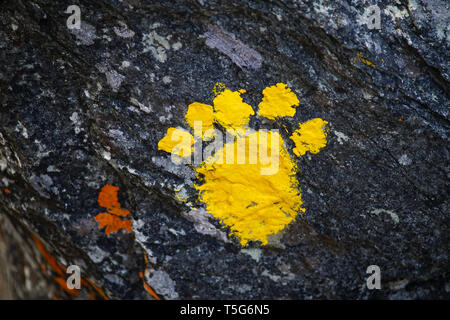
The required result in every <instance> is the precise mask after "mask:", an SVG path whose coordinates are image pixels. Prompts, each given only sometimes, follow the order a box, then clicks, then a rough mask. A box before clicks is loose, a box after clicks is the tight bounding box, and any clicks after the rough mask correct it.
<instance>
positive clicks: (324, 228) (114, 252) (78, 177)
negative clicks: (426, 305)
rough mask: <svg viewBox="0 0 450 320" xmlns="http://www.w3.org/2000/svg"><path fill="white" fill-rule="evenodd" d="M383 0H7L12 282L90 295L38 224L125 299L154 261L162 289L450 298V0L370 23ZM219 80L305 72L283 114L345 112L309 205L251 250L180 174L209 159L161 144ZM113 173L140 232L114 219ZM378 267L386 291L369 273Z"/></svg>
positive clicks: (1, 137)
mask: <svg viewBox="0 0 450 320" xmlns="http://www.w3.org/2000/svg"><path fill="white" fill-rule="evenodd" d="M72 4H76V5H79V6H80V8H81V19H82V24H81V27H82V28H81V31H77V32H75V31H73V30H69V29H68V28H67V26H66V20H67V18H68V17H69V14H67V13H65V11H66V8H67V7H68V6H69V5H72ZM373 4H375V2H374V1H371V0H368V1H351V0H346V1H345V0H340V1H322V0H321V1H237V0H228V1H223V2H222V1H203V0H198V1H181V0H180V1H144V0H123V1H116V0H113V1H101V0H89V1H87V0H70V1H57V2H53V1H43V0H26V1H25V0H14V1H13V0H9V1H4V2H3V3H2V10H1V12H0V61H1V63H0V123H1V126H0V187H1V192H0V279H1V281H0V287H1V288H3V290H0V292H2V293H0V297H12V298H69V297H71V296H70V295H67V294H66V293H64V292H63V291H62V290H61V289H60V288H59V286H58V284H57V283H56V282H55V281H54V278H55V274H54V273H55V272H54V270H51V269H50V268H49V267H48V266H46V264H47V262H46V261H45V259H44V258H43V256H42V253H41V252H39V251H38V250H37V249H36V244H35V241H33V239H32V236H31V235H32V234H33V235H35V236H36V237H38V238H39V239H40V240H41V241H42V242H43V243H44V244H45V247H46V250H48V251H49V252H50V253H51V254H52V256H54V257H55V259H56V261H57V262H58V264H60V265H61V266H65V267H67V266H68V265H71V264H77V265H79V266H80V268H81V271H82V276H83V278H86V279H90V280H91V281H92V282H93V283H95V284H96V285H97V286H98V287H99V288H102V289H103V290H104V292H105V294H106V296H108V297H110V298H115V299H121V298H130V299H152V296H151V295H150V294H148V293H147V291H146V290H145V288H144V285H143V279H142V278H140V276H139V274H140V272H142V273H143V274H144V280H145V281H146V282H147V283H148V284H149V285H150V286H152V288H153V289H154V290H155V291H156V293H157V294H158V295H159V296H160V297H161V298H163V299H177V298H180V299H185V298H194V299H197V298H203V299H212V298H220V299H229V298H235V299H253V298H277V299H278V298H280V299H310V298H314V299H316V298H333V299H341V298H344V299H367V298H387V299H427V298H440V299H443V298H447V299H448V298H449V297H450V289H449V288H450V277H449V270H450V263H449V257H448V254H449V234H450V223H449V222H450V221H449V207H448V205H449V204H448V187H449V186H448V177H449V167H448V158H449V153H448V128H449V113H448V111H449V99H448V98H449V97H448V95H449V92H450V91H449V81H450V70H449V52H450V50H449V42H450V29H449V21H450V9H449V3H448V2H447V1H439V0H409V1H405V0H401V1H385V0H383V1H376V4H377V5H378V6H379V8H380V11H381V25H380V26H381V29H380V30H377V29H371V30H369V29H368V27H367V25H366V24H364V23H362V20H361V16H362V15H363V14H364V11H365V9H366V8H367V7H368V6H370V5H373ZM216 82H222V83H225V84H226V85H227V86H228V87H230V88H232V89H234V90H237V89H241V88H243V89H245V90H247V93H246V95H245V98H244V99H245V101H246V102H247V103H249V104H251V105H252V106H257V105H258V102H259V101H260V100H261V97H262V94H261V92H262V90H263V89H264V88H265V87H266V86H269V85H273V84H275V83H278V82H283V83H287V84H288V85H289V87H290V88H292V89H293V90H294V92H295V93H296V94H297V96H298V97H299V99H300V107H299V108H298V111H297V113H296V115H295V116H294V118H291V119H284V120H280V121H279V123H278V125H279V126H280V127H281V126H284V127H286V128H287V130H288V132H289V133H292V132H293V130H295V126H296V124H298V122H302V121H306V120H308V119H311V118H314V117H321V118H323V119H326V120H327V121H328V122H329V125H330V128H331V131H330V134H329V137H328V145H327V147H326V149H325V150H326V151H325V152H320V153H319V154H317V155H311V156H306V157H302V158H299V159H298V161H297V164H298V166H299V167H300V168H301V172H300V173H299V174H298V179H299V181H300V185H301V188H302V192H303V194H302V197H303V200H304V203H305V208H306V212H305V213H304V214H302V215H301V216H298V217H297V219H296V221H295V222H293V223H291V224H290V225H289V226H288V227H287V228H286V229H285V230H283V232H282V233H280V234H278V235H277V237H276V238H275V239H273V241H271V242H270V243H269V245H267V246H260V245H258V243H252V244H250V245H249V246H248V247H247V248H242V247H241V246H240V244H239V242H238V241H236V239H234V238H232V237H231V238H229V237H228V236H226V234H227V232H226V230H223V229H222V228H221V226H220V223H219V222H218V221H216V220H214V219H213V218H209V219H208V218H207V217H205V216H204V215H205V213H204V208H202V205H201V204H200V203H198V207H197V208H189V207H187V206H186V205H185V204H184V203H183V202H182V201H179V200H178V198H177V196H176V195H175V192H174V191H173V188H171V186H179V185H188V186H189V185H192V182H195V176H194V175H193V172H192V170H191V169H190V168H189V167H188V166H184V165H180V166H176V165H175V164H173V163H171V162H170V161H169V160H170V158H169V156H168V155H167V154H166V153H164V152H162V151H159V150H158V149H157V143H158V141H159V140H160V139H161V138H162V137H163V136H164V134H165V132H166V130H167V128H168V127H169V126H174V127H176V126H186V125H185V120H184V118H183V116H184V114H185V112H186V110H187V106H188V104H190V103H192V102H194V101H199V102H203V103H209V104H210V103H211V102H212V88H213V86H214V84H215V83H216ZM264 125H265V124H264V122H263V121H261V120H260V119H258V118H255V119H253V120H252V122H251V126H252V127H254V128H258V127H260V126H262V127H263V126H264ZM292 148H293V146H292V145H289V150H292ZM106 184H111V185H115V186H119V187H120V190H119V199H120V203H121V205H122V207H123V208H126V209H128V210H130V212H131V215H130V217H131V219H132V221H133V230H134V233H129V232H125V231H124V230H121V231H119V232H118V233H114V234H111V235H109V236H107V235H105V233H104V232H103V231H102V230H100V229H99V228H98V223H97V222H96V221H94V217H95V216H96V215H97V214H98V213H100V212H104V208H101V207H99V205H98V203H97V197H98V194H99V192H100V189H101V187H102V186H104V185H106ZM187 190H188V196H189V197H191V198H193V199H194V198H195V197H196V194H195V189H192V188H187ZM102 210H103V211H102ZM195 210H198V212H200V214H201V216H199V217H192V214H195V212H196V211H195ZM190 212H191V214H190ZM202 223H203V225H201V224H202ZM205 230H206V231H205ZM145 255H147V258H148V262H147V263H146V261H145V257H144V256H145ZM373 264H376V265H378V266H380V268H381V272H382V289H381V290H368V289H367V288H366V278H367V276H368V275H367V274H366V268H367V267H368V266H369V265H373ZM146 268H147V270H146ZM145 270H146V271H145ZM86 294H87V293H84V294H81V295H79V296H78V297H79V298H85V297H86ZM97 296H98V295H97Z"/></svg>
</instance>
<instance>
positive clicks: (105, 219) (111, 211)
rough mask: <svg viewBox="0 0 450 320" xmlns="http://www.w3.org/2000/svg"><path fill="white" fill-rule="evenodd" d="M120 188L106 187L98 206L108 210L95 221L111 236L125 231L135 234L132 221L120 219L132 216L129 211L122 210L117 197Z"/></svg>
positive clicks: (100, 196) (99, 198) (100, 195)
mask: <svg viewBox="0 0 450 320" xmlns="http://www.w3.org/2000/svg"><path fill="white" fill-rule="evenodd" d="M118 191H119V187H116V186H112V185H110V184H107V185H105V186H104V187H103V188H102V189H101V190H100V193H99V195H98V200H97V202H98V204H99V205H100V206H102V207H104V208H106V211H108V213H106V212H102V213H99V214H98V215H96V216H95V218H94V220H95V221H97V222H98V223H99V228H100V229H103V228H105V227H106V228H105V234H106V235H107V236H109V235H110V234H111V233H114V232H117V231H119V230H120V229H124V230H126V231H128V232H133V229H132V222H131V220H122V219H121V218H119V217H126V216H128V215H129V214H130V211H129V210H127V209H122V208H121V205H120V202H119V197H118V195H117V193H118Z"/></svg>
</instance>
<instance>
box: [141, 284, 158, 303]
mask: <svg viewBox="0 0 450 320" xmlns="http://www.w3.org/2000/svg"><path fill="white" fill-rule="evenodd" d="M144 288H145V290H146V291H147V292H148V293H150V295H151V296H152V297H153V298H155V299H156V300H161V298H160V297H158V295H157V294H156V292H155V291H153V289H152V288H151V287H150V286H149V285H148V284H147V282H145V281H144Z"/></svg>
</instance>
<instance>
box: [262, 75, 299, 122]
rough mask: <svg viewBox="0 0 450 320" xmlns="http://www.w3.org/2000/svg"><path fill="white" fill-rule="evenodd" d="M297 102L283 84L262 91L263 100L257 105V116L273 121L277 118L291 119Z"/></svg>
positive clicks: (294, 96)
mask: <svg viewBox="0 0 450 320" xmlns="http://www.w3.org/2000/svg"><path fill="white" fill-rule="evenodd" d="M298 105H299V101H298V98H297V96H296V95H295V93H294V92H292V91H291V89H289V88H288V87H287V85H286V84H284V83H277V84H276V85H275V86H271V87H267V88H265V89H264V90H263V99H262V101H261V103H260V104H259V111H258V115H260V116H262V117H265V118H268V119H272V120H274V119H275V118H277V117H292V116H294V114H295V108H293V106H298Z"/></svg>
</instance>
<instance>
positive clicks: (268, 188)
mask: <svg viewBox="0 0 450 320" xmlns="http://www.w3.org/2000/svg"><path fill="white" fill-rule="evenodd" d="M214 93H215V98H214V100H213V104H214V108H212V107H211V106H209V105H205V104H201V103H198V102H194V103H193V104H191V105H189V108H188V112H187V114H186V117H185V118H186V121H187V122H188V124H189V125H190V126H191V128H193V129H194V135H195V136H196V138H199V136H200V134H198V132H200V130H196V129H197V128H196V126H195V125H194V122H196V121H202V122H205V123H203V126H202V127H201V135H203V139H205V138H206V137H205V131H206V130H207V129H212V128H213V127H214V122H217V123H219V124H220V125H221V126H222V127H224V128H225V129H227V131H228V132H230V133H232V134H233V135H234V141H232V142H228V143H227V144H225V145H223V147H221V148H220V147H219V149H218V150H216V151H215V154H213V155H211V156H210V157H208V158H207V159H204V161H203V162H202V164H201V165H200V166H198V167H197V168H195V170H196V172H197V182H198V183H197V184H195V188H196V189H197V190H198V191H199V200H200V201H201V202H203V203H204V204H205V206H206V210H207V211H208V212H209V213H211V215H212V216H214V217H215V218H217V219H218V220H219V221H221V222H222V223H223V224H224V225H225V226H226V227H228V228H229V229H230V235H234V236H236V237H237V238H238V239H239V241H240V243H241V244H242V245H243V246H245V245H246V244H247V243H248V242H249V241H260V242H261V244H263V245H265V244H267V243H268V241H269V240H268V239H269V236H271V235H274V234H276V233H278V232H279V231H280V230H282V229H284V228H285V226H286V225H287V224H289V223H290V222H292V221H293V220H294V219H295V217H296V216H297V215H298V214H299V213H301V212H304V211H305V209H304V208H302V203H303V202H302V198H301V191H300V186H299V182H298V181H297V179H296V173H297V171H298V168H297V166H296V164H295V162H294V160H293V159H292V158H291V155H290V154H289V152H288V151H287V150H286V148H285V146H284V141H283V138H282V136H281V135H280V134H279V133H278V132H275V131H274V132H270V131H265V130H259V131H253V130H251V129H249V128H248V127H247V125H248V122H249V120H250V116H251V115H254V111H253V108H252V107H251V106H250V105H248V104H246V103H244V102H243V101H242V98H241V94H243V93H245V90H242V89H241V90H238V91H231V90H229V89H226V88H225V86H224V85H222V84H216V86H215V87H214ZM263 95H264V98H263V101H262V102H261V103H260V104H259V108H260V109H259V115H261V116H264V117H266V118H269V119H275V118H277V117H283V116H293V115H294V114H295V108H293V107H294V106H298V104H299V100H298V99H297V97H296V95H295V94H294V93H293V92H292V91H291V90H290V89H289V88H287V86H286V84H283V83H278V84H277V85H275V86H272V87H268V88H266V89H264V91H263ZM326 124H327V121H324V120H322V119H313V120H310V121H308V122H305V123H303V124H301V125H300V127H299V129H298V130H297V131H295V132H294V133H293V135H292V136H291V139H292V140H294V142H295V145H296V147H295V149H294V153H295V154H296V155H303V154H305V153H306V152H307V151H309V152H311V153H317V152H319V151H320V149H322V148H323V147H325V145H326V133H325V125H326ZM175 130H178V131H175ZM285 130H286V128H285ZM196 131H197V133H196ZM173 132H177V133H178V136H179V137H184V140H185V141H188V142H189V141H191V144H189V143H185V144H186V146H185V148H183V150H187V151H186V152H185V153H183V154H182V155H183V156H189V155H190V154H191V153H192V149H191V148H192V143H193V141H194V140H193V137H192V135H190V134H189V133H188V132H187V131H183V130H181V129H175V128H169V130H168V131H167V134H166V136H165V137H164V138H163V139H161V141H159V143H158V149H160V150H165V151H167V152H172V151H173V150H175V151H177V150H178V151H179V152H180V150H179V149H175V146H177V145H178V144H179V143H180V142H181V139H180V140H176V139H175V140H176V141H173V140H172V139H170V137H171V136H172V133H173ZM265 139H267V140H265ZM242 150H244V151H242ZM175 195H176V197H177V198H178V199H179V200H180V201H186V198H185V194H184V193H183V192H182V189H181V188H175Z"/></svg>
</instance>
